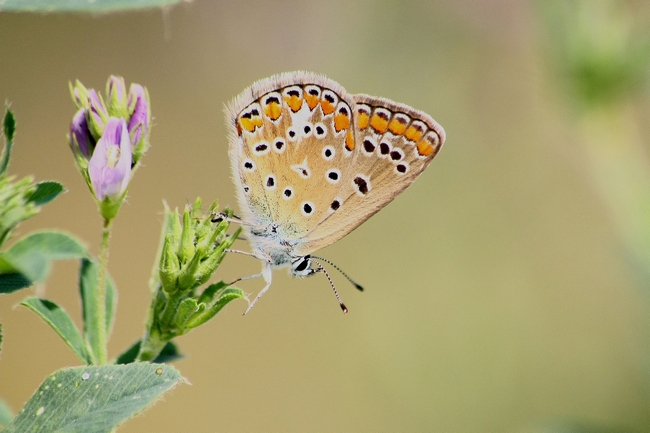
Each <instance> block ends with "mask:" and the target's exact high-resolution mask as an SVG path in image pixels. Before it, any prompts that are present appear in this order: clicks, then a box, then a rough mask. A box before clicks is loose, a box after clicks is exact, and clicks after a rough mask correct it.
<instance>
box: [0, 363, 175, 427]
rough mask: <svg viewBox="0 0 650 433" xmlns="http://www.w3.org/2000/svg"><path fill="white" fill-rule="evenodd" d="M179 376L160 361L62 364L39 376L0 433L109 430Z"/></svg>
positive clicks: (172, 368)
mask: <svg viewBox="0 0 650 433" xmlns="http://www.w3.org/2000/svg"><path fill="white" fill-rule="evenodd" d="M181 381H183V378H182V377H181V375H180V373H179V372H178V371H177V370H176V369H175V368H174V367H171V366H169V365H165V364H149V363H144V362H139V363H134V364H128V365H100V366H86V367H74V368H64V369H63V370H59V371H57V372H55V373H54V374H52V375H51V376H50V377H48V378H47V379H45V381H44V382H43V383H42V384H41V386H40V387H39V388H38V390H36V392H35V393H34V395H33V396H32V398H30V399H29V401H28V402H27V404H26V405H25V407H24V408H23V410H21V412H20V413H19V414H18V416H16V418H14V420H13V422H12V423H11V424H9V425H8V426H7V427H6V428H5V429H4V430H3V433H18V432H30V433H45V432H66V433H104V432H109V431H111V430H112V429H113V428H115V427H116V426H117V425H119V424H120V423H122V422H124V421H126V420H127V419H129V418H131V417H132V416H134V415H135V414H137V413H138V412H141V411H142V410H144V409H145V408H146V407H147V406H149V405H151V404H152V403H153V402H154V401H156V400H157V399H158V398H159V397H160V396H161V395H162V394H163V393H165V392H166V391H169V390H170V389H171V388H173V387H174V386H176V385H177V384H178V383H179V382H181Z"/></svg>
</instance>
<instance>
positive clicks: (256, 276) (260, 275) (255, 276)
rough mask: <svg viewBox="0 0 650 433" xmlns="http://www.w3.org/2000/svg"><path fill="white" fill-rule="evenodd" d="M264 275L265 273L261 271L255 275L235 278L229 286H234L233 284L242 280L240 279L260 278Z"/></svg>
mask: <svg viewBox="0 0 650 433" xmlns="http://www.w3.org/2000/svg"><path fill="white" fill-rule="evenodd" d="M263 276H264V275H263V274H262V273H259V274H255V275H249V276H247V277H241V278H237V279H236V280H234V281H233V282H231V283H229V284H228V285H229V286H232V285H233V284H235V283H238V282H240V281H246V280H252V279H253V278H260V277H263Z"/></svg>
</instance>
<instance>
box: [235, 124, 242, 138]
mask: <svg viewBox="0 0 650 433" xmlns="http://www.w3.org/2000/svg"><path fill="white" fill-rule="evenodd" d="M236 126H237V135H241V133H242V130H241V125H240V124H239V122H237V124H236Z"/></svg>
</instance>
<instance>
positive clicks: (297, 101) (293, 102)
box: [284, 95, 303, 113]
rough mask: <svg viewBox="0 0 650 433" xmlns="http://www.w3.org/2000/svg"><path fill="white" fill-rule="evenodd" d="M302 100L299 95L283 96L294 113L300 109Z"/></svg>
mask: <svg viewBox="0 0 650 433" xmlns="http://www.w3.org/2000/svg"><path fill="white" fill-rule="evenodd" d="M302 101H303V99H302V98H301V97H300V96H295V95H291V96H285V98H284V102H286V103H287V105H288V106H289V108H291V111H293V112H294V113H295V112H296V111H298V110H300V107H302Z"/></svg>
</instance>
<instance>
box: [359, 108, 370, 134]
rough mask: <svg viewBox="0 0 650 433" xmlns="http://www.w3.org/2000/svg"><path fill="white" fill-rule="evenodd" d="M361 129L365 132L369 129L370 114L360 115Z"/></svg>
mask: <svg viewBox="0 0 650 433" xmlns="http://www.w3.org/2000/svg"><path fill="white" fill-rule="evenodd" d="M358 123H359V129H360V130H362V131H363V130H364V129H366V128H367V127H368V125H369V124H370V116H368V113H364V112H361V113H359V122H358Z"/></svg>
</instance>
